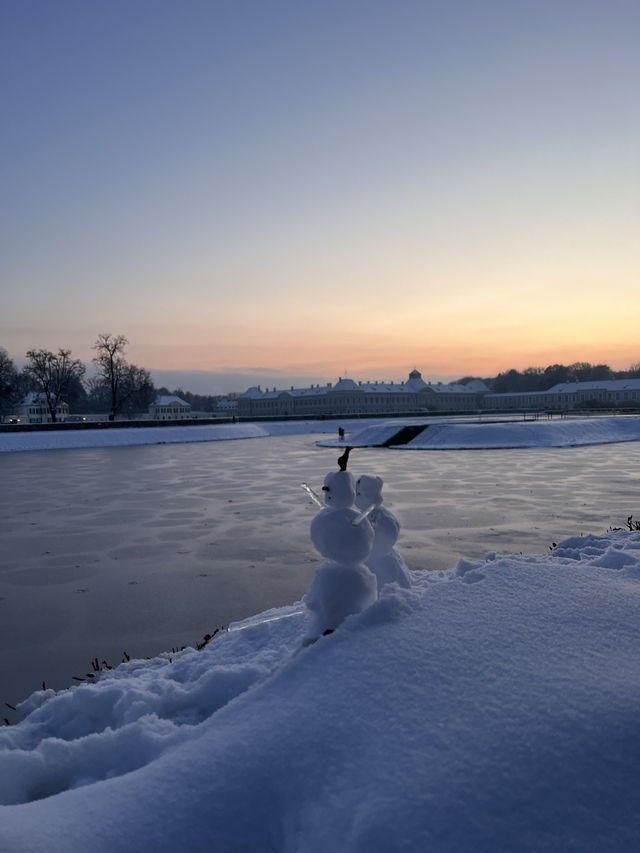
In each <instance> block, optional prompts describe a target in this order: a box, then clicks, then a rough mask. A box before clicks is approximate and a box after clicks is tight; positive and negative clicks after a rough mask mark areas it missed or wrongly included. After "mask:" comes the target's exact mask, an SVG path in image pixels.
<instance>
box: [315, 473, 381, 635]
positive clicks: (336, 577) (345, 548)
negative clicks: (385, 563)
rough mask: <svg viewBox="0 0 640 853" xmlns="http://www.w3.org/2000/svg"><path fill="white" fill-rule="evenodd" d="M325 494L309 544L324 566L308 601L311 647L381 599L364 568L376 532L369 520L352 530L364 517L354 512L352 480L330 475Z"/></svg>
mask: <svg viewBox="0 0 640 853" xmlns="http://www.w3.org/2000/svg"><path fill="white" fill-rule="evenodd" d="M322 489H323V494H324V501H325V504H326V506H325V507H324V508H323V509H321V510H320V512H319V513H318V514H317V515H316V516H315V518H314V519H313V521H312V522H311V541H312V542H313V544H314V546H315V547H316V548H317V550H318V551H319V552H320V553H321V554H322V556H323V557H325V558H326V561H325V562H324V563H322V564H321V565H320V566H318V568H317V569H316V573H315V575H314V578H313V581H312V583H311V586H310V588H309V592H308V593H307V594H306V595H305V597H304V602H305V604H306V606H307V608H308V609H309V610H310V611H311V614H312V617H313V618H312V620H311V627H310V633H309V641H313V639H315V638H316V637H319V636H320V635H321V634H324V633H328V632H331V631H334V630H335V629H336V628H337V627H338V626H339V625H340V624H341V623H342V622H343V621H344V620H345V619H346V617H347V616H351V615H352V614H354V613H360V611H362V610H364V609H365V608H366V607H368V606H369V605H370V604H373V602H374V601H375V600H376V598H377V597H378V592H377V581H376V578H375V576H374V575H373V574H372V573H371V571H370V570H369V569H368V568H367V566H366V565H365V563H366V561H367V559H368V557H369V554H370V552H371V546H372V544H373V540H374V534H373V529H372V527H371V525H370V524H369V522H368V520H367V519H366V518H365V519H363V520H362V521H360V522H359V523H357V524H354V522H355V521H356V520H357V519H358V517H359V515H360V513H359V512H357V510H355V509H353V507H352V504H353V499H354V497H355V481H354V479H353V476H352V475H351V474H350V473H349V472H347V471H335V472H332V473H330V474H327V476H326V477H325V480H324V486H323V487H322Z"/></svg>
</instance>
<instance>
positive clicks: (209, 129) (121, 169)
mask: <svg viewBox="0 0 640 853" xmlns="http://www.w3.org/2000/svg"><path fill="white" fill-rule="evenodd" d="M639 44H640V2H639V0H549V2H547V0H540V2H537V0H528V2H518V0H415V1H414V0H389V2H386V0H385V2H381V0H366V2H365V0H341V2H334V0H291V2H280V0H75V1H74V0H0V67H1V73H0V98H1V115H2V158H1V160H0V170H1V172H2V175H1V186H2V208H1V210H2V213H1V216H2V221H1V223H0V225H1V227H0V288H1V302H0V346H4V347H5V348H6V349H7V350H8V351H9V354H10V355H11V356H12V357H13V358H14V360H16V362H20V361H21V360H22V359H23V357H24V353H25V351H26V350H27V349H29V348H32V347H36V348H39V347H47V348H52V349H57V348H58V347H61V346H62V347H67V348H71V349H72V351H73V354H74V356H75V357H77V358H81V359H82V360H84V361H88V360H90V358H91V356H92V350H91V345H92V343H93V342H94V340H95V338H96V337H97V335H98V334H99V333H101V332H110V333H113V334H120V333H122V334H125V335H126V336H127V337H128V338H129V340H130V347H129V350H128V356H129V358H130V360H131V361H133V362H134V363H136V364H139V365H141V366H144V367H147V368H148V369H150V370H151V371H152V374H153V375H154V378H155V379H156V381H157V383H158V384H164V383H166V384H168V385H169V386H170V387H175V386H176V385H178V384H182V385H183V387H186V388H188V389H190V390H199V391H205V390H207V389H210V391H211V393H219V392H221V391H231V390H244V388H246V387H247V384H250V382H251V381H254V380H255V379H256V378H258V381H259V377H263V384H267V385H268V384H273V385H277V384H278V383H280V382H282V383H283V384H284V383H287V384H288V383H289V382H290V381H291V382H297V383H304V382H307V381H327V380H333V379H335V377H337V376H338V375H344V373H345V371H347V373H348V375H349V376H353V377H354V378H363V379H367V378H371V379H401V378H405V377H406V374H407V373H408V372H409V370H411V369H412V368H413V367H414V366H418V367H419V369H420V370H421V371H422V373H423V375H424V376H425V378H443V377H460V376H463V375H465V374H475V375H482V376H489V375H494V374H496V373H498V372H500V371H502V370H506V369H508V368H511V367H515V368H518V369H523V368H525V367H527V366H532V365H541V366H545V365H547V364H550V363H553V362H560V363H565V364H568V363H571V362H573V361H591V362H593V363H599V362H606V363H608V364H610V365H611V366H612V367H614V368H619V369H621V368H626V367H628V366H629V365H630V364H631V363H632V362H638V361H640V288H639V285H640V95H639V93H640V50H639V48H638V45H639ZM167 371H174V373H167ZM214 374H215V375H214ZM173 380H175V381H173ZM196 386H197V387H196Z"/></svg>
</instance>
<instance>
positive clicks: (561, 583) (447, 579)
mask: <svg viewBox="0 0 640 853" xmlns="http://www.w3.org/2000/svg"><path fill="white" fill-rule="evenodd" d="M639 581H640V533H635V532H611V533H608V534H606V535H604V536H600V537H596V536H588V537H583V538H573V539H569V540H566V541H565V542H562V543H560V544H559V545H558V546H557V547H556V548H555V549H554V551H553V552H551V553H550V554H547V555H543V556H500V555H497V554H494V553H492V554H488V555H487V558H486V559H485V560H482V561H477V562H473V563H472V562H468V561H460V562H459V563H458V566H457V567H456V568H455V569H453V570H451V571H448V572H437V573H413V574H412V583H413V587H412V589H401V588H399V587H398V586H397V585H395V584H391V585H389V586H387V587H385V588H384V590H383V591H382V594H381V597H380V599H379V600H378V601H376V602H375V603H374V604H372V605H371V606H370V607H369V608H368V609H367V610H365V611H364V612H362V613H360V614H357V615H355V616H351V617H349V618H347V619H346V620H345V622H344V623H343V625H342V626H341V627H340V628H339V629H338V630H337V631H336V632H335V633H334V634H331V635H330V636H328V637H321V638H320V639H319V640H318V642H316V643H315V644H314V645H312V646H310V647H308V648H302V647H301V641H302V638H303V637H304V635H305V631H306V629H307V623H308V618H309V616H308V613H306V611H305V609H304V608H303V607H301V606H300V605H294V606H292V607H289V608H283V609H282V610H278V611H270V612H269V613H266V614H262V615H260V616H257V617H255V618H254V619H252V620H247V621H246V622H244V623H241V624H239V625H235V626H232V630H229V631H228V632H225V633H222V634H220V635H218V636H216V637H214V638H213V639H212V640H211V642H210V643H209V644H208V645H207V646H206V647H205V648H204V649H203V650H202V651H200V652H196V651H195V650H192V649H187V650H185V651H184V652H182V653H180V654H178V655H175V656H169V655H164V656H161V657H159V658H156V659H154V660H151V661H131V662H130V663H128V664H123V665H121V666H120V667H118V668H117V669H116V670H113V671H112V672H108V673H104V674H102V675H101V677H100V678H99V680H98V681H97V682H96V683H92V684H82V685H79V686H78V687H75V688H72V689H69V690H66V691H62V692H60V693H58V694H55V695H54V694H53V693H52V692H51V691H48V692H41V693H35V694H33V696H31V697H30V698H29V699H28V700H27V701H26V702H25V703H23V704H22V705H21V706H20V711H21V713H22V714H23V716H24V719H23V721H22V722H21V723H20V724H19V725H17V726H11V727H5V728H4V729H2V730H0V771H1V772H0V785H1V788H0V791H1V794H0V801H1V802H2V803H4V805H2V806H0V851H2V853H16V851H20V853H45V851H46V853H81V851H82V853H85V851H87V850H91V851H92V853H133V852H134V851H135V853H151V851H154V853H176V851H178V850H180V851H181V853H200V851H203V852H204V851H205V850H215V851H216V853H225V851H226V853H232V852H233V853H235V852H236V851H240V850H242V851H255V853H258V851H259V852H260V853H263V851H269V850H273V851H275V850H277V851H281V852H282V853H294V851H302V850H304V851H308V853H326V851H327V850H340V851H347V852H348V853H350V851H358V853H365V851H366V853H378V851H380V853H388V851H412V853H414V851H418V850H430V851H436V853H445V852H446V853H453V851H487V853H488V852H489V851H491V853H500V851H502V853H508V851H516V850H517V851H532V852H533V851H540V850H554V851H555V850H558V851H560V850H562V851H565V850H567V851H568V850H571V851H584V853H593V851H595V850H597V851H598V853H631V851H636V850H638V849H640V786H639V784H638V782H639V779H638V767H639V766H640V743H639V742H638V737H637V716H638V710H637V709H638V707H639V703H640V669H639V667H638V659H639V653H640V632H639V630H638V620H637V613H638V607H639V606H640V582H639Z"/></svg>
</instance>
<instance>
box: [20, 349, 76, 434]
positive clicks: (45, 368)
mask: <svg viewBox="0 0 640 853" xmlns="http://www.w3.org/2000/svg"><path fill="white" fill-rule="evenodd" d="M27 359H28V361H27V364H26V366H25V369H24V372H25V374H26V375H27V376H28V378H29V380H30V381H31V383H32V384H33V386H34V389H35V390H36V391H38V392H39V393H41V394H42V395H43V396H44V399H45V402H46V404H47V408H48V409H49V414H50V415H51V422H52V423H55V422H56V415H57V409H58V406H59V405H60V403H61V402H62V399H63V396H64V393H65V391H66V390H67V389H68V387H69V385H70V384H71V383H72V382H73V381H75V380H76V379H81V378H82V377H83V376H84V372H85V369H86V368H85V366H84V364H83V363H82V362H81V361H79V360H78V359H72V358H71V350H69V349H59V350H58V352H57V353H53V352H51V351H50V350H46V349H39V350H35V349H30V350H29V351H28V352H27Z"/></svg>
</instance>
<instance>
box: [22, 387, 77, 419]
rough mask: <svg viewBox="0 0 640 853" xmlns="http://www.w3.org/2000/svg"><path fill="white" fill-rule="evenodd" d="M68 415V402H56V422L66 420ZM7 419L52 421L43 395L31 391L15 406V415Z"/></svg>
mask: <svg viewBox="0 0 640 853" xmlns="http://www.w3.org/2000/svg"><path fill="white" fill-rule="evenodd" d="M68 415H69V406H68V404H67V403H62V402H60V403H58V405H57V406H56V422H58V421H66V419H67V417H68ZM9 420H10V421H15V422H17V423H22V424H50V423H52V418H51V413H50V411H49V407H48V406H47V400H46V397H45V395H44V394H42V393H37V392H35V391H31V392H30V393H29V394H27V396H26V397H25V398H24V400H23V401H22V403H20V404H19V405H18V406H17V407H16V411H15V415H13V416H11V417H10V418H9Z"/></svg>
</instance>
